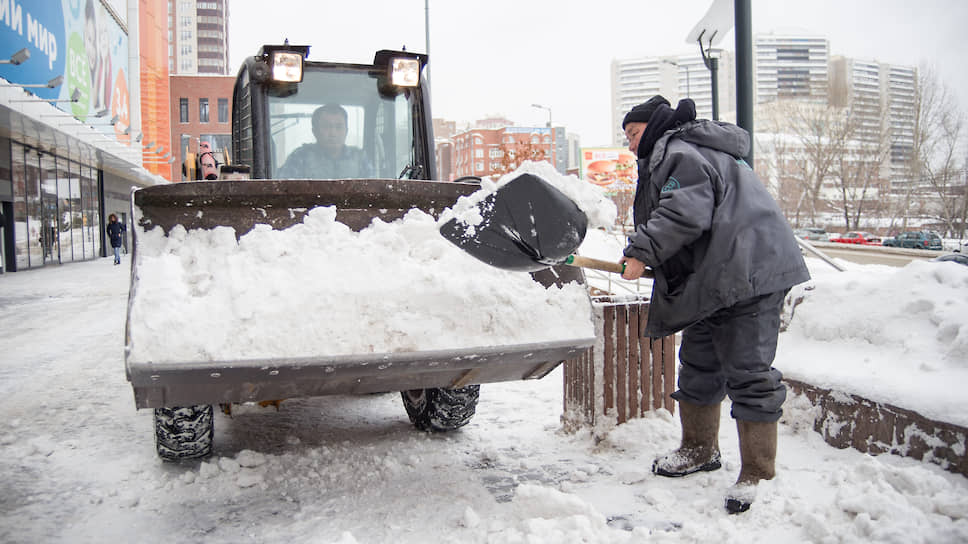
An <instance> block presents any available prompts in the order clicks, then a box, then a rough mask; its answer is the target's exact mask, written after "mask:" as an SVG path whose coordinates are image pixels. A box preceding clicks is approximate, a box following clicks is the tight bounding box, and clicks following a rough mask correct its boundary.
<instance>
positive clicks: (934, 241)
mask: <svg viewBox="0 0 968 544" xmlns="http://www.w3.org/2000/svg"><path fill="white" fill-rule="evenodd" d="M884 245H885V246H887V247H909V248H914V249H934V250H937V251H941V250H942V249H944V244H942V243H941V237H940V236H938V235H937V234H936V233H933V232H930V231H926V230H915V231H909V232H902V233H901V234H899V235H897V236H896V237H894V238H887V239H885V240H884Z"/></svg>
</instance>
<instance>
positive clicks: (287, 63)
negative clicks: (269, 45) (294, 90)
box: [272, 51, 303, 83]
mask: <svg viewBox="0 0 968 544" xmlns="http://www.w3.org/2000/svg"><path fill="white" fill-rule="evenodd" d="M302 76H303V55H302V54H301V53H293V52H291V51H273V52H272V80H273V81H279V82H284V83H299V82H300V81H302Z"/></svg>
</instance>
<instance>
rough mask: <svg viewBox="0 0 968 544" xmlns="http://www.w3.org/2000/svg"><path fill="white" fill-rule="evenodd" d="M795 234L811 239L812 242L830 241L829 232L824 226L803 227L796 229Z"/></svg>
mask: <svg viewBox="0 0 968 544" xmlns="http://www.w3.org/2000/svg"><path fill="white" fill-rule="evenodd" d="M793 233H794V234H796V235H797V236H799V237H800V238H802V239H804V240H810V241H811V242H829V241H830V235H829V234H827V231H825V230H824V229H822V228H818V227H803V228H801V229H796V230H794V231H793Z"/></svg>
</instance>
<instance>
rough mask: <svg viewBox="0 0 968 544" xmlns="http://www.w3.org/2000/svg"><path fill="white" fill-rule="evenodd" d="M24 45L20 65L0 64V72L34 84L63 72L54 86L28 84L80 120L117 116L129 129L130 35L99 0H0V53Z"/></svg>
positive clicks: (119, 125) (9, 78)
mask: <svg viewBox="0 0 968 544" xmlns="http://www.w3.org/2000/svg"><path fill="white" fill-rule="evenodd" d="M24 48H26V49H27V50H28V51H29V53H30V58H29V59H27V60H26V61H25V62H23V63H22V64H19V65H14V64H0V77H3V78H4V79H6V80H7V81H10V82H11V83H15V84H20V85H33V84H43V83H47V82H48V81H50V80H51V79H53V78H55V77H57V76H63V77H64V80H63V83H62V84H61V85H60V86H57V87H55V88H47V87H40V88H33V87H31V88H29V89H28V90H30V91H31V92H32V93H34V94H35V95H37V96H38V97H40V98H45V99H60V100H67V99H69V98H71V97H72V96H75V93H76V96H77V102H73V103H72V102H59V103H55V104H54V105H55V106H57V107H58V108H60V109H62V110H64V111H66V112H69V113H72V114H73V115H74V116H75V117H77V118H78V119H81V120H82V121H84V120H86V121H91V120H93V119H95V118H97V117H101V118H104V119H111V118H112V117H114V116H117V117H118V121H117V123H116V124H115V126H114V130H115V131H117V132H119V133H120V132H122V131H124V129H125V128H127V126H128V123H129V120H130V116H129V112H130V110H129V104H128V100H129V97H128V81H127V74H128V36H127V34H126V33H125V32H124V31H123V30H122V29H121V26H120V25H119V24H118V23H117V21H116V20H115V19H114V17H113V16H112V15H111V14H110V13H109V12H108V10H107V9H106V8H105V7H104V5H103V4H102V3H101V1H100V0H29V1H18V0H0V57H6V56H7V55H12V54H13V53H14V52H16V51H19V50H21V49H24Z"/></svg>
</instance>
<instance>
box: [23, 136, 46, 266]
mask: <svg viewBox="0 0 968 544" xmlns="http://www.w3.org/2000/svg"><path fill="white" fill-rule="evenodd" d="M39 162H40V157H39V156H38V154H37V152H36V151H34V150H32V149H29V148H24V174H25V182H26V185H25V187H24V189H25V190H26V193H25V198H26V199H27V247H28V252H27V266H28V267H35V266H43V264H44V253H45V252H44V243H43V241H44V238H43V234H44V226H43V221H42V220H41V216H42V213H43V212H42V209H41V205H40V165H39V164H38V163H39Z"/></svg>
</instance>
